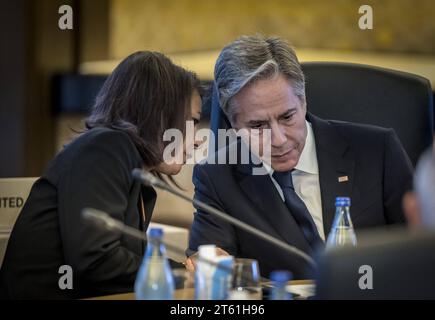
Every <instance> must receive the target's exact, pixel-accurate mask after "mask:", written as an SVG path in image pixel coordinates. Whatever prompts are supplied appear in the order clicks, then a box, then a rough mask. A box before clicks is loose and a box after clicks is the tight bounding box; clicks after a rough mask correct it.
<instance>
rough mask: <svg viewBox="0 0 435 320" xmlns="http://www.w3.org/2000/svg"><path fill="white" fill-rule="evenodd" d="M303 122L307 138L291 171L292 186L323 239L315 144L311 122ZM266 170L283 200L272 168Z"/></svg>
mask: <svg viewBox="0 0 435 320" xmlns="http://www.w3.org/2000/svg"><path fill="white" fill-rule="evenodd" d="M305 122H306V124H307V138H306V140H305V146H304V149H303V150H302V153H301V156H300V158H299V161H298V164H297V165H296V167H295V168H294V170H293V172H292V178H293V186H294V188H295V191H296V194H297V195H298V196H299V198H301V199H302V201H303V202H304V203H305V206H306V207H307V209H308V211H309V212H310V214H311V216H312V217H313V220H314V223H315V224H316V227H317V231H318V232H319V235H320V237H321V238H322V239H323V240H325V232H324V230H323V216H322V199H321V196H320V182H319V166H318V164H317V153H316V144H315V140H314V133H313V129H312V127H311V123H309V122H308V121H305ZM268 169H270V168H268ZM268 171H269V175H270V178H271V179H272V182H273V184H274V185H275V187H276V189H277V190H278V192H279V194H280V196H281V199H282V201H285V200H284V194H283V192H282V189H281V187H280V186H279V184H278V182H276V180H275V179H274V178H273V177H272V174H273V169H272V170H268Z"/></svg>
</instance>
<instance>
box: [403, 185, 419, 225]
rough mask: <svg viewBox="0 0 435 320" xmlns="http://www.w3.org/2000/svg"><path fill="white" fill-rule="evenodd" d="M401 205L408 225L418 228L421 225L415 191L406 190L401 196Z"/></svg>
mask: <svg viewBox="0 0 435 320" xmlns="http://www.w3.org/2000/svg"><path fill="white" fill-rule="evenodd" d="M402 205H403V211H404V212H405V217H406V220H407V222H408V226H409V227H411V228H419V227H420V226H421V215H420V206H419V204H418V199H417V196H416V195H415V193H414V192H412V191H408V192H406V193H405V194H404V196H403V200H402Z"/></svg>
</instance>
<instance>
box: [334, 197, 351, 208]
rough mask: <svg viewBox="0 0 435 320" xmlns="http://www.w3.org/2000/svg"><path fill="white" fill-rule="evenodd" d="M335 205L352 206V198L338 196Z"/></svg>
mask: <svg viewBox="0 0 435 320" xmlns="http://www.w3.org/2000/svg"><path fill="white" fill-rule="evenodd" d="M335 206H336V207H350V198H349V197H337V198H335Z"/></svg>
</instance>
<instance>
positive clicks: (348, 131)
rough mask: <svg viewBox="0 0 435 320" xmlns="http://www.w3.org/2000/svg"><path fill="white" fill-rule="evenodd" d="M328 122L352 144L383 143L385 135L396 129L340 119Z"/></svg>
mask: <svg viewBox="0 0 435 320" xmlns="http://www.w3.org/2000/svg"><path fill="white" fill-rule="evenodd" d="M328 123H329V124H330V125H331V126H332V127H333V128H334V129H335V130H336V131H337V133H338V134H339V135H340V136H342V137H343V138H344V139H345V140H347V141H348V142H349V143H350V144H352V143H360V144H367V143H370V144H371V143H374V144H379V143H381V144H383V143H384V141H385V137H386V136H387V135H388V134H391V133H392V132H394V130H393V129H391V128H384V127H380V126H376V125H371V124H362V123H355V122H347V121H338V120H328Z"/></svg>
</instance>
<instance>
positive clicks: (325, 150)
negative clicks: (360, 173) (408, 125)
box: [307, 114, 355, 237]
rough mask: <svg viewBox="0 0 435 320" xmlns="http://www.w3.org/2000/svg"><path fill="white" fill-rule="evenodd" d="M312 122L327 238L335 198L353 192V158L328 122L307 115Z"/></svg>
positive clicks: (342, 139) (333, 212)
mask: <svg viewBox="0 0 435 320" xmlns="http://www.w3.org/2000/svg"><path fill="white" fill-rule="evenodd" d="M307 119H308V121H310V122H311V124H312V128H313V132H314V137H315V143H316V153H317V162H318V165H319V181H320V193H321V200H322V215H323V228H324V231H325V236H326V237H327V236H328V234H329V231H330V229H331V225H332V222H333V220H334V215H335V198H336V197H339V196H343V197H350V196H351V195H352V188H353V181H354V178H355V175H354V169H355V157H354V154H353V152H352V151H351V149H350V148H349V145H348V143H347V141H346V140H345V139H344V137H342V136H341V135H340V134H339V133H338V132H337V130H336V129H335V128H334V127H333V126H332V125H331V123H329V122H328V121H325V120H321V119H319V118H317V117H315V116H313V115H311V114H307Z"/></svg>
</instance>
